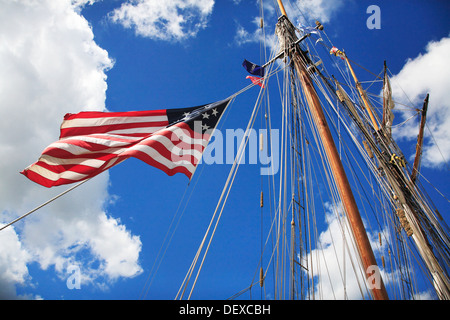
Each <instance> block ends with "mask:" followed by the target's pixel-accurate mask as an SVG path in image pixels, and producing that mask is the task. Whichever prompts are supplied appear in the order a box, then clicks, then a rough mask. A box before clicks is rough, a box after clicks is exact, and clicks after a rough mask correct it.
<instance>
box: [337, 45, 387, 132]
mask: <svg viewBox="0 0 450 320" xmlns="http://www.w3.org/2000/svg"><path fill="white" fill-rule="evenodd" d="M344 59H345V62H347V65H348V68H349V69H350V72H351V74H352V76H353V79H354V81H355V85H356V89H357V90H358V92H359V95H360V96H361V99H362V100H363V103H364V106H365V109H366V111H367V113H368V114H369V117H370V120H371V121H372V125H373V127H374V128H375V131H378V130H379V127H378V124H377V121H376V120H375V117H374V115H373V112H372V108H371V107H370V103H369V101H368V100H367V95H366V93H365V92H364V89H363V88H362V86H361V83H360V82H359V80H358V78H357V77H356V73H355V71H354V70H353V67H352V65H351V64H350V61H349V60H348V57H347V55H346V54H345V53H344Z"/></svg>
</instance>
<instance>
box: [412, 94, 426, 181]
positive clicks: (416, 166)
mask: <svg viewBox="0 0 450 320" xmlns="http://www.w3.org/2000/svg"><path fill="white" fill-rule="evenodd" d="M429 97H430V95H429V94H427V97H426V98H425V100H424V102H423V108H422V118H421V119H420V129H419V135H418V136H417V145H416V157H415V158H414V165H413V170H412V173H411V181H412V182H413V183H415V182H416V178H417V174H418V173H419V163H420V157H421V156H422V144H423V131H424V128H425V121H426V118H427V109H428V99H429Z"/></svg>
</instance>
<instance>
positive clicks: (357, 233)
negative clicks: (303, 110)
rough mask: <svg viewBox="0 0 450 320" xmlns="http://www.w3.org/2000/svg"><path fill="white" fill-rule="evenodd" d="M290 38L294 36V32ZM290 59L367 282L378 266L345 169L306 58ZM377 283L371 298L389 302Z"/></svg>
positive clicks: (372, 287) (372, 289)
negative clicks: (326, 158) (328, 164)
mask: <svg viewBox="0 0 450 320" xmlns="http://www.w3.org/2000/svg"><path fill="white" fill-rule="evenodd" d="M278 4H279V7H280V10H281V12H282V14H283V15H284V16H286V20H287V15H286V11H285V9H284V6H283V3H282V1H281V0H278ZM287 21H289V20H287ZM289 23H290V22H289ZM293 36H294V37H295V33H294V35H293ZM292 59H293V63H294V66H295V69H296V71H297V73H298V76H299V79H300V82H301V85H302V87H303V90H304V94H305V98H306V100H307V102H308V105H309V107H310V110H311V113H312V115H313V118H314V123H315V125H316V127H317V129H318V131H319V134H320V138H321V141H322V143H323V145H324V149H325V153H326V155H327V157H328V160H329V163H330V166H331V170H332V172H333V177H334V179H335V180H336V183H337V187H338V190H339V194H340V196H341V199H342V203H343V206H344V208H345V212H346V213H347V217H348V221H349V223H350V226H351V229H352V232H353V236H354V238H355V242H356V245H357V248H358V252H359V255H360V257H361V261H362V264H363V267H364V269H365V275H366V278H367V281H368V282H370V279H372V277H373V273H372V271H373V270H374V267H377V262H376V260H375V255H374V253H373V250H372V247H371V245H370V242H369V238H368V236H367V232H366V230H365V228H364V225H363V222H362V219H361V215H360V214H359V211H358V208H357V205H356V201H355V198H354V196H353V192H352V190H351V188H350V183H349V181H348V178H347V175H346V173H345V171H344V167H343V165H342V162H341V160H340V157H339V153H338V151H337V148H336V145H335V144H334V140H333V137H332V135H331V131H330V129H329V127H328V124H327V120H326V118H325V114H324V112H323V110H322V107H321V104H320V100H319V97H318V95H317V92H316V90H315V88H314V86H313V83H312V80H311V77H310V76H309V74H308V72H307V69H306V59H305V57H304V56H303V55H301V54H300V52H299V50H294V52H293V53H292ZM377 280H379V281H378V283H376V284H375V285H374V286H372V283H369V287H371V291H372V294H373V297H374V299H375V300H387V299H389V298H388V295H387V291H386V288H385V286H384V283H383V280H382V279H381V276H380V277H379V279H377Z"/></svg>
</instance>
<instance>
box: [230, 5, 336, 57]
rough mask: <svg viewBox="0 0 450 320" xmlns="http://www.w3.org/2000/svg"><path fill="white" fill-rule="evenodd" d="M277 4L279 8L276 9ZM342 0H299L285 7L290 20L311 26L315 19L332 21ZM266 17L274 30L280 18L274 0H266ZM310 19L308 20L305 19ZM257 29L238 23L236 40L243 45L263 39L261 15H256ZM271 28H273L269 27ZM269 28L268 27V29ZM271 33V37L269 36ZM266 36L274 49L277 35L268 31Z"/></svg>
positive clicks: (266, 22)
mask: <svg viewBox="0 0 450 320" xmlns="http://www.w3.org/2000/svg"><path fill="white" fill-rule="evenodd" d="M274 5H275V6H277V9H275V7H274ZM342 5H343V1H342V0H335V1H326V0H298V1H294V2H285V3H284V7H285V9H286V14H287V16H288V18H289V20H290V21H291V22H292V23H293V24H294V25H296V26H298V25H299V24H300V23H301V24H302V25H306V26H310V25H311V23H312V24H313V25H314V26H315V24H314V21H315V20H319V21H320V22H321V23H326V22H328V21H330V19H331V18H332V17H333V15H334V14H335V13H336V12H337V11H338V10H339V9H340V8H341V7H342ZM263 7H264V19H265V26H266V27H267V26H268V23H269V21H270V23H272V25H273V28H272V29H273V30H274V28H275V23H276V21H275V19H278V16H276V12H277V11H278V12H279V10H278V5H277V4H276V3H275V4H274V2H273V1H264V4H263ZM306 18H307V19H308V21H306V20H305V19H306ZM254 22H255V25H256V27H255V29H254V31H248V30H246V29H245V28H244V27H243V26H241V25H240V24H238V25H237V30H236V35H235V42H236V43H237V44H238V45H242V44H245V43H251V42H259V41H260V40H261V39H262V33H261V29H260V17H256V18H255V19H254ZM268 29H269V30H270V29H271V28H268ZM266 30H267V29H266ZM267 35H269V37H267ZM266 37H267V38H268V39H269V40H268V43H267V46H268V47H270V48H271V49H274V48H275V46H276V42H277V40H276V39H275V38H276V37H274V36H273V34H272V32H270V31H266Z"/></svg>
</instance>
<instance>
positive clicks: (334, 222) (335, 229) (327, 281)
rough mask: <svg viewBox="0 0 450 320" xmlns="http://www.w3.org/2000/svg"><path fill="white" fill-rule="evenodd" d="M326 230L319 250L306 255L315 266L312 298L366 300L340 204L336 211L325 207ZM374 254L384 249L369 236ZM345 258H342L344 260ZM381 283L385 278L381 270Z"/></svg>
mask: <svg viewBox="0 0 450 320" xmlns="http://www.w3.org/2000/svg"><path fill="white" fill-rule="evenodd" d="M325 209H326V210H327V213H326V214H325V216H326V222H327V229H326V230H325V231H323V232H322V233H321V234H320V235H319V238H318V248H316V249H314V250H312V251H311V252H310V253H308V255H307V257H306V259H308V261H309V262H310V263H311V264H314V276H315V299H325V300H331V299H332V300H334V299H338V300H341V299H350V300H355V299H361V298H362V295H364V296H366V297H367V292H368V291H367V286H366V280H365V279H364V275H363V273H361V270H360V269H361V268H360V265H359V261H358V258H357V257H358V254H357V251H356V248H355V245H354V240H353V236H352V234H351V231H350V226H349V225H348V222H347V219H345V218H344V216H343V215H342V213H343V208H342V206H341V205H340V206H339V209H338V210H336V208H335V207H333V206H332V205H330V204H327V203H326V204H325ZM368 236H369V241H370V243H371V246H372V250H373V251H374V254H375V255H376V256H377V255H379V254H381V252H383V251H384V250H385V248H384V247H380V246H379V244H378V241H377V240H378V237H377V236H371V235H370V233H369V234H368ZM344 256H345V258H344ZM380 272H381V276H382V278H383V279H384V280H386V279H388V277H386V276H385V274H384V272H383V270H381V271H380Z"/></svg>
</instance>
